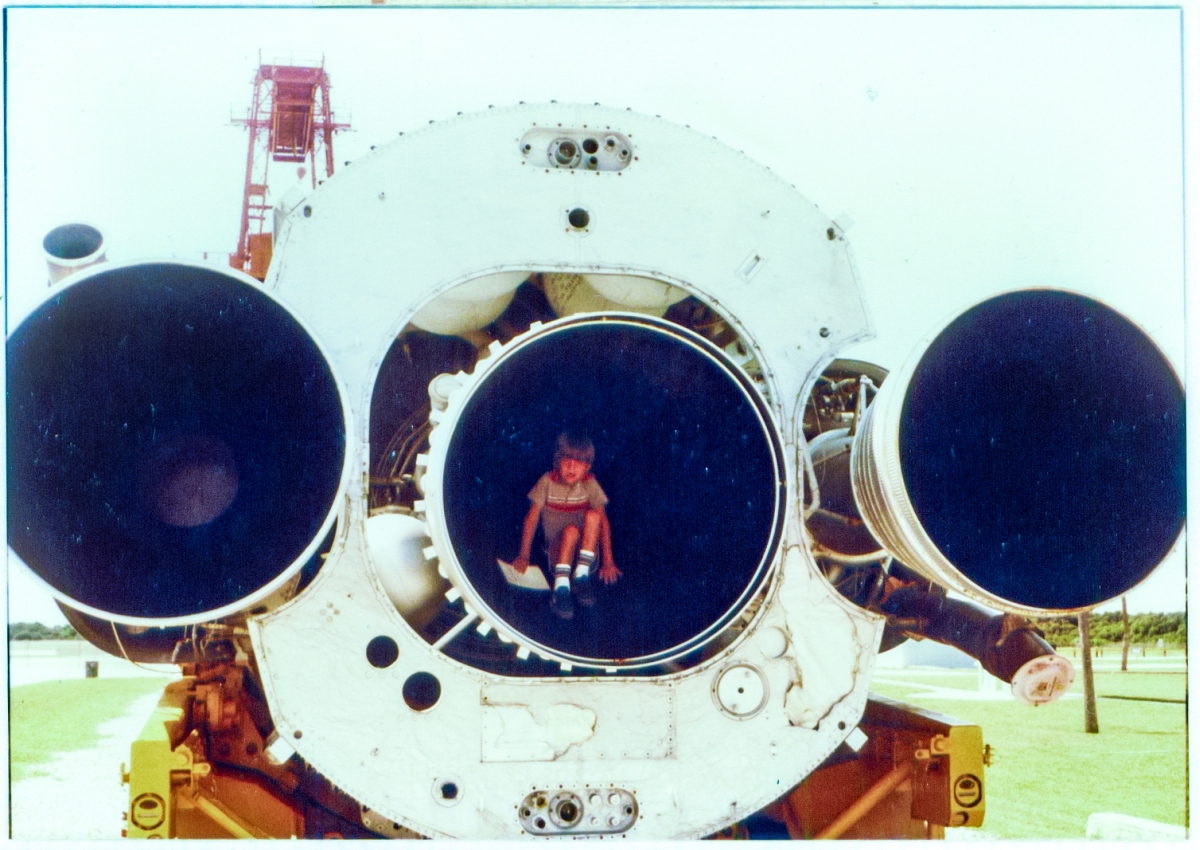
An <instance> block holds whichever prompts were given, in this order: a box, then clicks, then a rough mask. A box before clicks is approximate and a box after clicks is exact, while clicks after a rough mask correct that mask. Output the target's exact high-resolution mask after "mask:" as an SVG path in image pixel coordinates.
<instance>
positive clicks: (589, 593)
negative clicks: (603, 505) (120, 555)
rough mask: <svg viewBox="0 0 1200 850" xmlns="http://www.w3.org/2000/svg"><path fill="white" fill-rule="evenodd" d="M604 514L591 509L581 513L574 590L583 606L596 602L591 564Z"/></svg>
mask: <svg viewBox="0 0 1200 850" xmlns="http://www.w3.org/2000/svg"><path fill="white" fill-rule="evenodd" d="M603 520H604V514H603V513H601V512H600V511H598V510H596V509H594V508H593V509H591V510H589V511H588V512H587V513H585V514H584V515H583V542H582V545H581V546H580V548H579V557H578V558H576V560H575V592H576V594H577V595H578V596H579V604H580V605H582V606H584V607H585V608H587V607H590V606H591V605H593V604H595V602H596V595H595V592H594V591H593V590H592V581H591V574H592V565H593V564H594V563H595V562H596V545H597V544H598V543H599V542H600V529H601V526H602V524H603Z"/></svg>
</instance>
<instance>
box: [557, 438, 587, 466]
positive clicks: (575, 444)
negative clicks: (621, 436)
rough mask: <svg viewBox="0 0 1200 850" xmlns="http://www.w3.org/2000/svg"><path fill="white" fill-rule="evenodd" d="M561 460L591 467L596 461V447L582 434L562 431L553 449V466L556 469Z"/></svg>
mask: <svg viewBox="0 0 1200 850" xmlns="http://www.w3.org/2000/svg"><path fill="white" fill-rule="evenodd" d="M563 458H571V459H572V460H578V461H582V462H583V463H586V464H587V465H588V466H591V465H592V464H593V463H595V461H596V447H595V446H593V445H592V441H591V440H590V439H588V437H587V436H585V435H583V434H579V433H576V432H574V431H563V432H562V433H561V434H559V435H558V442H557V444H556V445H555V447H554V466H555V467H557V466H558V463H559V461H561V460H562V459H563Z"/></svg>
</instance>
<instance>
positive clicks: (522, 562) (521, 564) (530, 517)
mask: <svg viewBox="0 0 1200 850" xmlns="http://www.w3.org/2000/svg"><path fill="white" fill-rule="evenodd" d="M541 516H542V506H541V505H539V504H538V503H537V502H534V503H533V504H531V505H530V506H529V513H527V514H525V525H524V526H522V527H521V551H520V553H519V554H518V555H517V557H516V559H515V560H513V568H514V569H515V570H516V571H517V572H519V573H523V572H525V570H527V569H528V568H529V550H530V549H531V548H532V547H533V535H535V534H537V526H538V519H540V518H541Z"/></svg>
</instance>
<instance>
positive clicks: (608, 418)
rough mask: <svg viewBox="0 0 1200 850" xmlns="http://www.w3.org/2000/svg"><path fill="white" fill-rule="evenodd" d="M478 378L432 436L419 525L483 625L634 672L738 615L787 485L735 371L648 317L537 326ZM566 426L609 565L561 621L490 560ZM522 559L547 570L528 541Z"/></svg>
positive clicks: (503, 548)
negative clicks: (604, 527) (428, 494)
mask: <svg viewBox="0 0 1200 850" xmlns="http://www.w3.org/2000/svg"><path fill="white" fill-rule="evenodd" d="M486 368H488V370H489V371H487V372H486V373H485V374H484V375H483V376H481V377H480V378H479V379H478V382H477V383H476V384H474V386H473V387H472V388H471V390H470V395H469V397H468V398H466V399H465V400H464V401H463V402H462V407H461V409H460V411H459V412H458V413H457V416H456V418H455V419H452V420H448V421H447V422H444V423H442V424H441V425H439V426H438V427H439V428H453V432H452V434H451V435H450V436H449V437H448V442H447V444H446V449H445V459H444V466H443V468H442V475H441V491H442V492H441V494H440V496H439V495H438V494H434V497H436V499H437V510H436V511H434V512H433V513H434V514H436V516H431V521H438V522H442V521H444V522H445V524H446V530H447V534H448V538H449V540H450V541H451V545H452V552H451V553H449V554H452V555H453V556H454V557H455V558H456V559H457V564H456V565H454V564H452V565H451V567H452V568H454V569H459V570H461V572H462V576H463V578H465V580H466V582H467V583H468V584H469V585H470V587H469V588H468V589H469V590H471V591H472V592H473V593H477V594H478V597H479V603H480V604H481V605H482V606H484V607H485V608H487V609H489V617H494V619H495V621H497V622H504V623H506V624H507V625H508V626H509V627H511V628H512V629H513V630H514V631H516V632H519V633H520V634H522V635H524V636H526V637H527V638H528V639H529V640H530V641H532V642H534V643H536V644H541V645H542V646H545V647H549V648H551V649H552V650H554V651H556V652H558V653H560V654H562V655H565V656H568V657H570V658H572V659H579V660H581V661H584V660H588V661H596V660H603V661H604V663H605V666H610V665H620V666H626V665H629V666H632V665H634V664H649V663H651V662H652V660H656V659H661V658H662V657H664V656H666V655H676V654H680V653H683V652H686V651H688V650H690V649H692V648H695V647H696V646H699V645H702V643H703V642H704V641H706V640H707V639H709V638H711V637H712V636H713V635H714V634H716V633H717V632H718V631H719V630H720V629H721V628H723V627H724V626H725V625H726V624H728V623H729V622H731V620H732V619H733V618H734V617H736V616H737V615H738V614H739V613H740V612H741V610H742V609H743V607H744V606H745V604H747V603H748V602H749V600H750V598H751V597H752V595H753V593H754V591H755V590H756V589H757V588H758V587H759V586H760V583H761V581H762V579H763V577H764V576H765V574H766V570H767V567H768V566H769V564H770V563H771V559H772V558H773V556H774V552H775V547H776V546H777V542H778V538H779V533H780V527H781V523H782V508H783V496H784V492H783V488H782V485H781V483H780V482H781V481H783V480H784V478H785V476H784V475H783V472H782V462H781V460H780V449H779V441H778V438H777V436H776V435H775V433H774V430H773V428H772V427H771V425H770V424H769V422H770V420H769V419H768V418H767V415H766V412H765V409H764V406H763V402H762V400H761V396H760V395H759V394H758V392H757V391H756V390H755V389H754V388H753V387H752V385H750V384H749V381H748V379H746V378H745V375H744V374H743V373H742V372H740V371H739V370H738V369H737V368H736V367H735V366H733V365H732V364H731V363H729V362H728V361H727V359H726V358H725V356H724V355H723V354H722V353H721V352H720V351H719V350H717V349H715V348H714V347H712V346H711V345H709V344H708V343H707V342H705V341H703V340H702V339H700V338H699V337H694V336H693V335H691V334H690V333H688V332H687V331H684V330H682V329H681V328H678V327H677V326H674V325H670V324H668V323H666V322H659V321H657V320H649V319H647V320H636V319H628V320H625V319H622V320H614V319H608V320H604V321H597V320H594V319H579V320H576V319H570V320H565V321H561V322H559V323H556V324H554V325H547V326H546V328H544V329H543V330H542V331H540V332H538V333H536V334H533V335H530V336H528V337H526V338H525V339H524V340H523V341H521V342H519V343H517V344H516V345H515V346H513V347H510V348H509V349H507V350H506V351H504V352H502V353H501V354H500V355H499V356H498V357H496V358H492V359H490V360H489V361H487V366H486ZM563 431H581V432H586V433H587V434H588V435H589V436H590V438H591V440H592V442H593V444H594V447H595V460H594V463H593V464H592V466H591V473H592V474H593V475H594V476H595V479H596V481H597V483H598V484H599V485H600V486H601V488H602V489H603V490H604V492H605V494H606V495H607V496H608V498H609V503H608V506H607V508H606V513H607V516H608V518H609V521H610V527H611V536H612V544H613V555H614V559H615V561H616V565H617V567H618V569H620V570H622V571H623V575H622V576H621V577H620V578H619V580H618V581H617V582H616V583H614V584H611V585H600V586H598V587H597V588H596V592H595V604H594V606H593V607H590V608H586V609H585V608H580V609H579V610H578V611H577V612H576V616H575V617H574V619H573V620H571V621H570V622H564V621H563V620H560V619H558V618H557V617H556V616H555V615H554V612H553V611H552V610H551V609H550V607H549V605H548V604H547V601H546V596H545V595H542V594H534V593H522V592H514V590H513V589H512V588H511V587H510V586H509V585H507V584H506V583H505V581H504V577H503V575H502V573H501V572H500V570H499V569H497V567H496V558H498V557H511V555H512V554H513V553H515V552H516V551H517V548H518V546H519V544H520V529H521V524H522V522H523V520H524V518H525V515H526V514H527V513H528V511H529V499H528V497H527V494H528V493H529V491H530V489H531V488H532V487H533V486H534V484H535V483H536V482H537V481H538V480H539V479H540V478H541V476H542V475H543V474H545V473H547V472H548V471H549V470H550V467H551V464H552V458H553V454H554V451H555V445H556V441H557V437H558V435H559V434H560V433H561V432H563ZM431 501H433V499H432V498H431ZM442 512H444V516H443V515H442ZM539 534H540V532H539ZM534 554H535V561H534V562H535V563H537V562H538V559H543V563H542V565H543V566H544V565H545V564H544V552H543V551H542V549H541V544H540V543H539V544H537V545H536V546H535V552H534ZM666 577H669V580H666ZM473 604H474V603H473ZM614 622H620V623H621V624H622V625H621V628H613V627H612V623H614Z"/></svg>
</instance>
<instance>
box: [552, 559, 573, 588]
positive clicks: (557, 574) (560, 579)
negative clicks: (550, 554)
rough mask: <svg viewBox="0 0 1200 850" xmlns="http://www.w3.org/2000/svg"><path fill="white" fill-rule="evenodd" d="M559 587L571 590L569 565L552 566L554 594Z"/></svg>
mask: <svg viewBox="0 0 1200 850" xmlns="http://www.w3.org/2000/svg"><path fill="white" fill-rule="evenodd" d="M560 587H565V588H566V589H567V590H570V589H571V565H570V564H555V565H554V592H555V593H558V589H559V588H560Z"/></svg>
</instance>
